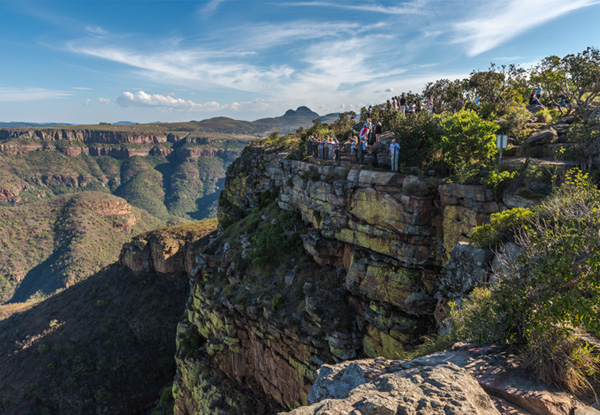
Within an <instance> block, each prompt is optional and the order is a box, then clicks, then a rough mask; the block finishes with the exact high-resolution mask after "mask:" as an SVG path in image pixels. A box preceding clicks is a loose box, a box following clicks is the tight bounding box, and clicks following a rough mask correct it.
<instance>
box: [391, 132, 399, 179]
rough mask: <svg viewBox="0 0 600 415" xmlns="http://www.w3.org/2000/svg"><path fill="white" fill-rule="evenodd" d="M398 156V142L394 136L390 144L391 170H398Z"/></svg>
mask: <svg viewBox="0 0 600 415" xmlns="http://www.w3.org/2000/svg"><path fill="white" fill-rule="evenodd" d="M399 156H400V144H398V142H397V141H396V139H395V138H394V139H393V140H392V144H390V159H391V165H392V171H395V172H397V171H398V158H399Z"/></svg>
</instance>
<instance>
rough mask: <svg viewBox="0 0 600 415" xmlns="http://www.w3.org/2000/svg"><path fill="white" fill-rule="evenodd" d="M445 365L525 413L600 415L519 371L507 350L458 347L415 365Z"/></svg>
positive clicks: (504, 348)
mask: <svg viewBox="0 0 600 415" xmlns="http://www.w3.org/2000/svg"><path fill="white" fill-rule="evenodd" d="M445 362H452V363H454V364H456V365H457V366H460V367H463V368H465V369H466V370H467V372H468V373H470V374H471V375H472V376H473V377H474V378H475V379H477V381H478V382H479V384H480V385H481V387H482V388H483V389H484V390H485V391H486V392H488V393H489V394H490V395H492V396H494V397H498V398H502V399H503V400H505V401H506V402H508V403H510V404H511V405H512V406H514V407H516V408H518V409H519V410H521V411H525V412H524V413H531V414H533V415H572V414H574V413H576V412H575V411H576V410H577V411H579V412H580V413H582V414H583V413H584V414H587V415H600V411H597V410H595V409H593V408H591V407H587V406H586V405H584V404H582V403H580V402H578V401H577V400H575V399H573V397H572V396H571V395H569V394H567V393H564V392H560V391H558V390H556V389H554V388H551V387H548V386H547V385H545V384H543V383H542V382H540V381H538V380H536V379H532V378H531V377H530V376H528V375H527V374H526V373H524V372H523V371H521V370H519V369H518V368H517V364H516V361H515V356H514V355H512V354H511V353H510V350H509V349H508V348H507V347H505V346H498V345H487V346H485V345H484V346H482V345H475V344H467V343H463V344H457V345H455V346H454V347H453V348H452V349H451V350H448V351H443V352H439V353H434V354H431V355H428V356H424V357H420V358H417V359H415V360H413V361H412V362H411V363H413V364H417V365H428V366H429V365H436V364H442V363H445Z"/></svg>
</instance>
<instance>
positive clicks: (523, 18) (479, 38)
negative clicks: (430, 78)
mask: <svg viewBox="0 0 600 415" xmlns="http://www.w3.org/2000/svg"><path fill="white" fill-rule="evenodd" d="M598 3H600V2H599V1H598V0H570V1H564V0H508V1H499V0H495V2H490V1H486V2H484V6H485V7H480V8H479V9H477V12H476V14H475V15H474V16H472V17H471V18H469V19H468V20H464V21H461V22H458V23H455V24H454V25H453V27H452V31H453V35H452V42H453V43H459V44H460V43H464V44H465V45H466V48H467V54H468V55H469V56H471V57H472V56H476V55H479V54H481V53H483V52H486V51H488V50H491V49H493V48H495V47H497V46H499V45H501V44H503V43H505V42H506V41H508V40H510V39H512V38H514V37H516V36H518V35H520V34H522V33H524V32H526V31H528V30H531V29H534V28H535V27H537V26H540V25H542V24H544V23H546V22H548V21H550V20H552V19H555V18H557V17H559V16H561V15H563V14H565V13H568V12H570V11H573V10H576V9H579V8H582V7H587V6H591V5H593V4H598ZM472 4H473V3H469V5H472ZM557 33H558V31H557Z"/></svg>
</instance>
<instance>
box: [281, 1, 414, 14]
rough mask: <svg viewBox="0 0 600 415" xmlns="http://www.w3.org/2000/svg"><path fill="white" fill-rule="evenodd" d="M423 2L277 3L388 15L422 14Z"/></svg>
mask: <svg viewBox="0 0 600 415" xmlns="http://www.w3.org/2000/svg"><path fill="white" fill-rule="evenodd" d="M424 3H425V2H424V1H422V0H417V1H410V2H406V3H403V4H402V5H394V6H388V5H383V4H377V3H369V4H365V3H364V2H361V3H359V4H350V3H334V2H329V1H305V2H298V3H278V5H280V6H295V7H329V8H336V9H344V10H355V11H362V12H368V13H382V14H388V15H406V14H424V13H426V10H425V9H424V7H423V4H424Z"/></svg>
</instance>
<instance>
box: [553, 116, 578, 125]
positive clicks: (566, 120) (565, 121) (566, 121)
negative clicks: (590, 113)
mask: <svg viewBox="0 0 600 415" xmlns="http://www.w3.org/2000/svg"><path fill="white" fill-rule="evenodd" d="M573 121H575V117H561V118H559V119H558V120H557V122H558V124H573Z"/></svg>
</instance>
